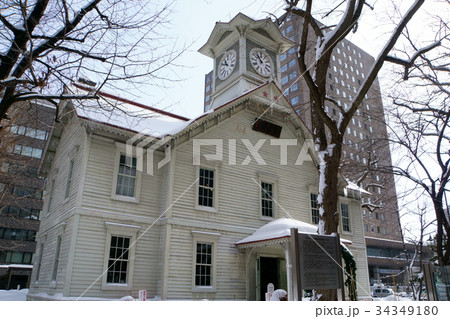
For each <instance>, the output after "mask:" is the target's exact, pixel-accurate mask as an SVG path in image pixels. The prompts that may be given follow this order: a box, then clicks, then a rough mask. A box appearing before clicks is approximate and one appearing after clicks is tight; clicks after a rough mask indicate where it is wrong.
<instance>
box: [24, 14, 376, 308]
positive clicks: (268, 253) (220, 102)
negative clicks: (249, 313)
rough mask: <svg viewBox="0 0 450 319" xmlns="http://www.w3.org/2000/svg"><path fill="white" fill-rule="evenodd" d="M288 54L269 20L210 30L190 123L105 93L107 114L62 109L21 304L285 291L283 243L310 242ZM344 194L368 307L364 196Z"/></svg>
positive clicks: (244, 296) (89, 105)
mask: <svg viewBox="0 0 450 319" xmlns="http://www.w3.org/2000/svg"><path fill="white" fill-rule="evenodd" d="M291 45H292V43H291V42H290V40H288V39H286V38H284V37H283V36H282V35H281V34H280V32H279V31H278V29H277V28H276V27H275V26H274V25H273V24H272V22H271V21H270V20H260V21H254V20H252V19H250V18H248V17H246V16H244V15H242V14H238V15H237V16H236V17H235V18H234V19H233V20H231V21H230V22H229V23H218V24H217V25H216V27H215V28H214V30H213V32H212V34H211V36H210V38H209V40H208V43H207V44H205V46H204V47H202V49H201V50H200V52H202V53H205V54H207V55H210V56H211V57H212V58H213V59H214V61H215V62H214V70H215V72H214V74H215V75H214V86H213V88H212V90H214V93H213V101H212V103H211V105H212V108H211V110H210V111H208V112H206V113H205V114H203V115H201V116H199V117H197V118H195V119H194V120H190V121H188V119H185V118H182V117H180V116H177V115H174V114H170V113H167V112H162V111H158V110H155V109H151V108H148V107H145V106H142V105H139V104H137V103H134V102H132V101H127V100H124V99H120V98H117V97H114V96H112V95H109V94H103V95H102V99H100V101H99V102H98V103H100V104H102V106H103V109H102V110H99V109H98V106H97V105H96V103H97V102H92V101H86V100H84V101H75V100H74V101H71V102H68V103H63V104H62V105H61V107H60V119H61V123H60V124H59V125H57V126H56V127H55V129H54V131H53V133H52V137H51V139H50V140H49V144H48V147H47V151H46V155H45V160H44V163H43V167H42V169H43V170H44V171H45V172H47V174H48V185H47V190H46V194H47V195H46V198H45V204H44V211H43V214H42V222H41V228H40V231H39V233H38V237H37V241H38V244H37V247H38V249H37V253H36V257H35V260H34V270H33V275H32V279H31V288H30V293H29V295H28V298H29V299H31V300H40V299H61V298H62V299H76V298H78V297H81V298H82V299H86V298H96V299H101V298H120V297H123V296H127V295H131V296H133V297H137V295H138V292H139V290H147V294H148V296H149V298H152V297H155V296H157V297H158V298H161V299H188V300H194V299H209V300H260V299H261V298H262V296H263V293H264V292H265V287H266V285H267V283H268V282H272V283H273V284H274V285H275V289H277V288H283V289H285V290H287V291H291V289H292V287H291V284H290V280H289V278H290V271H291V268H290V262H289V256H288V249H287V247H288V245H289V240H288V239H289V238H288V237H289V236H287V237H286V230H289V228H290V227H297V228H299V231H301V232H311V231H314V229H315V226H314V224H315V223H316V222H317V216H318V210H317V209H316V206H315V205H316V199H317V198H316V195H317V192H318V168H317V165H318V159H317V154H316V153H315V152H314V150H312V149H311V148H309V147H307V146H308V145H311V143H307V142H306V141H308V140H310V139H312V135H311V134H310V132H309V131H308V130H307V129H306V126H305V125H304V124H303V123H302V122H301V120H300V118H299V117H298V115H297V114H296V113H295V112H294V111H293V109H292V107H291V106H290V105H289V103H288V102H287V101H286V99H285V98H284V97H283V94H282V92H281V91H280V89H279V88H278V87H279V86H278V85H277V83H278V81H279V67H278V66H279V63H278V62H277V61H278V60H279V59H278V57H279V54H281V53H282V52H283V51H284V50H286V49H288V48H289V47H290V46H291ZM255 59H256V62H255ZM266 70H269V71H267V72H266ZM72 89H73V90H75V91H76V90H90V89H92V88H89V87H87V86H85V85H84V86H83V85H80V84H77V85H76V86H74V87H73V88H72ZM111 105H115V106H116V107H117V108H111ZM108 108H109V109H108ZM121 110H125V111H126V112H122V111H121ZM149 116H150V117H149ZM142 132H143V133H145V134H140V135H139V133H142ZM138 138H139V139H138ZM127 141H128V144H129V145H131V143H132V142H134V144H133V145H134V146H135V147H133V148H131V147H130V148H128V149H127ZM286 143H287V144H286ZM130 150H131V151H132V152H130ZM153 150H156V151H154V152H153ZM197 151H199V152H197ZM158 164H159V166H160V167H159V168H158ZM345 187H346V183H345V181H344V180H342V185H341V189H342V193H341V194H340V214H341V215H342V216H341V217H342V222H341V225H340V231H341V236H342V237H343V238H345V239H346V240H347V241H346V242H347V244H349V245H348V248H349V249H350V251H351V252H352V253H353V255H354V256H355V257H356V260H357V266H358V271H357V280H358V283H359V289H358V293H359V296H360V297H361V298H365V297H369V293H368V292H369V283H368V271H367V261H366V251H365V243H364V235H363V221H362V215H361V210H360V202H359V193H358V192H357V191H353V190H351V189H348V188H346V189H344V188H345ZM267 225H269V226H267ZM264 226H265V228H264ZM265 229H270V231H268V232H265ZM277 231H279V234H280V236H278V235H277V234H278V233H277ZM249 236H250V237H249ZM252 236H253V237H252ZM350 242H351V244H350Z"/></svg>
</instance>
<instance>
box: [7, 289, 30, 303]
mask: <svg viewBox="0 0 450 319" xmlns="http://www.w3.org/2000/svg"><path fill="white" fill-rule="evenodd" d="M28 291H29V289H21V290H16V289H11V290H0V301H26V300H27V295H28Z"/></svg>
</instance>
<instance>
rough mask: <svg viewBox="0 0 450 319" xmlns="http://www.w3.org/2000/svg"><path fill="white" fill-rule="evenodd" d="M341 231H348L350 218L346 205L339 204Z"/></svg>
mask: <svg viewBox="0 0 450 319" xmlns="http://www.w3.org/2000/svg"><path fill="white" fill-rule="evenodd" d="M341 215H342V230H343V231H350V216H349V213H348V205H347V204H341Z"/></svg>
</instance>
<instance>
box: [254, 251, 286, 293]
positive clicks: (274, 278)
mask: <svg viewBox="0 0 450 319" xmlns="http://www.w3.org/2000/svg"><path fill="white" fill-rule="evenodd" d="M258 266H259V267H258V270H259V271H258V274H257V276H258V278H257V279H258V290H259V291H258V292H257V296H258V300H263V301H264V300H266V295H265V294H266V292H267V285H268V284H269V283H272V284H273V286H274V288H275V290H276V289H284V290H286V289H287V279H286V261H285V260H284V259H281V258H274V257H259V258H258Z"/></svg>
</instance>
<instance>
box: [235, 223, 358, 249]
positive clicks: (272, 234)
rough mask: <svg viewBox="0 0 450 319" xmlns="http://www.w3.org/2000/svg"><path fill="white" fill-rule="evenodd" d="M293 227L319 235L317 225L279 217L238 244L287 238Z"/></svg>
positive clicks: (347, 242)
mask: <svg viewBox="0 0 450 319" xmlns="http://www.w3.org/2000/svg"><path fill="white" fill-rule="evenodd" d="M291 228H297V229H298V232H299V233H301V234H315V235H317V226H315V225H311V224H308V223H305V222H302V221H299V220H296V219H292V218H279V219H276V220H274V221H271V222H269V223H267V224H265V225H264V226H262V227H261V228H259V229H258V230H257V231H255V232H254V233H253V234H252V235H250V236H248V237H245V238H244V239H242V240H240V241H238V242H237V243H236V245H237V246H239V245H248V244H257V243H262V242H267V241H274V240H280V239H287V238H290V237H291ZM341 243H343V244H351V243H352V242H351V241H350V240H348V239H344V238H341Z"/></svg>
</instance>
